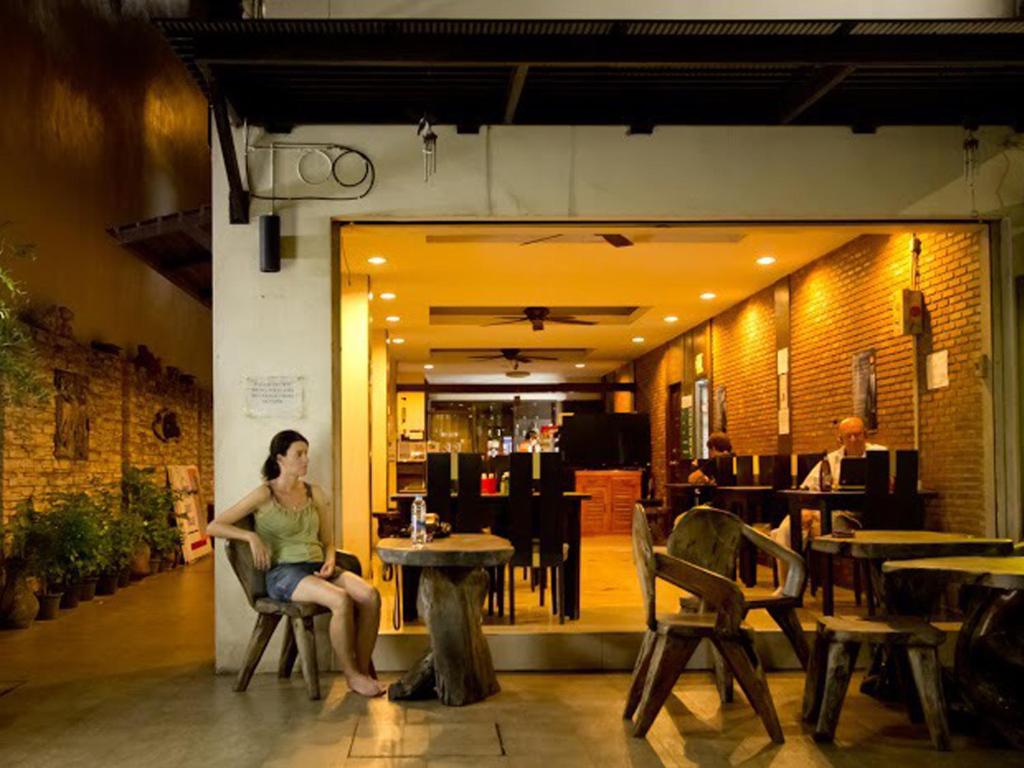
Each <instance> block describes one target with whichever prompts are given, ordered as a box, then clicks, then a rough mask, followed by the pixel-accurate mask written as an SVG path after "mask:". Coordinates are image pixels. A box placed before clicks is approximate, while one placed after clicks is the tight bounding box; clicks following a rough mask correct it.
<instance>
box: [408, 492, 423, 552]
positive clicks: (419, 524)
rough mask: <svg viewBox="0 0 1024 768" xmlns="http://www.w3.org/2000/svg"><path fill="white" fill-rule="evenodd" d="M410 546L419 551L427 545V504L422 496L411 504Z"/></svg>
mask: <svg viewBox="0 0 1024 768" xmlns="http://www.w3.org/2000/svg"><path fill="white" fill-rule="evenodd" d="M411 522H412V545H413V546H414V547H415V548H416V549H421V548H422V547H423V545H424V544H426V543H427V503H426V502H425V501H423V497H422V496H417V497H416V498H415V499H413V502H412V521H411Z"/></svg>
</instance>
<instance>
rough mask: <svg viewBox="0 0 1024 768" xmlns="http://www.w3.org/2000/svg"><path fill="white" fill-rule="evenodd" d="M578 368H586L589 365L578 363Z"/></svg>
mask: <svg viewBox="0 0 1024 768" xmlns="http://www.w3.org/2000/svg"><path fill="white" fill-rule="evenodd" d="M576 367H577V368H586V367H587V364H586V363H576Z"/></svg>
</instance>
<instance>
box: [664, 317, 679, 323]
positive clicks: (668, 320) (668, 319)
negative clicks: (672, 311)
mask: <svg viewBox="0 0 1024 768" xmlns="http://www.w3.org/2000/svg"><path fill="white" fill-rule="evenodd" d="M665 322H666V323H678V322H679V318H678V317H676V316H675V315H666V316H665Z"/></svg>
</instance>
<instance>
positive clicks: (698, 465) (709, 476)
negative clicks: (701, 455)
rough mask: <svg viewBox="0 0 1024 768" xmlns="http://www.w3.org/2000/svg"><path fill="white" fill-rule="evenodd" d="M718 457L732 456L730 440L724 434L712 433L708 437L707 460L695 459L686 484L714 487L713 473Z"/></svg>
mask: <svg viewBox="0 0 1024 768" xmlns="http://www.w3.org/2000/svg"><path fill="white" fill-rule="evenodd" d="M719 456H732V440H730V439H729V436H728V435H727V434H725V432H712V433H711V434H710V435H708V458H706V459H695V460H694V462H693V471H691V472H690V474H689V475H688V476H687V478H686V482H688V483H693V484H694V485H714V484H715V471H716V467H717V466H718V462H716V461H715V460H716V459H717V458H718V457H719Z"/></svg>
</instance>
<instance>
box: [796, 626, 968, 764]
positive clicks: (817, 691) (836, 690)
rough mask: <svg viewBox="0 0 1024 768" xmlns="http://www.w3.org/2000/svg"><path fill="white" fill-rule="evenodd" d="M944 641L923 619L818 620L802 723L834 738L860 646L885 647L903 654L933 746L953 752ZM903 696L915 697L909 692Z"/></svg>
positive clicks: (826, 738) (822, 736) (817, 733)
mask: <svg viewBox="0 0 1024 768" xmlns="http://www.w3.org/2000/svg"><path fill="white" fill-rule="evenodd" d="M945 638H946V634H945V632H943V631H942V630H940V629H938V628H937V627H934V626H932V625H931V624H929V623H928V622H926V621H924V620H923V619H917V618H911V617H899V616H893V617H888V618H886V617H876V618H869V619H857V618H841V617H838V616H823V617H821V618H820V619H818V635H817V638H816V639H815V642H814V653H813V655H812V657H811V665H810V669H809V670H808V672H807V680H806V683H805V685H804V704H803V719H804V720H805V721H807V722H809V723H814V738H815V740H816V741H832V740H833V739H834V738H835V733H836V725H837V724H838V723H839V712H840V710H842V708H843V699H844V698H845V697H846V689H847V688H848V687H849V685H850V676H851V675H852V674H853V665H854V663H855V662H856V660H857V653H858V652H859V651H860V646H861V643H871V644H882V645H886V646H889V648H890V651H891V652H893V653H895V652H896V651H902V652H903V653H905V654H906V657H907V660H908V662H909V666H910V671H911V673H912V676H913V679H914V688H916V694H917V697H918V698H919V700H920V706H921V710H922V711H923V714H924V719H925V722H926V723H927V725H928V732H929V734H931V738H932V743H933V744H934V745H935V748H936V749H940V750H949V749H951V746H950V742H949V724H948V722H947V721H946V702H945V698H944V696H943V694H942V667H941V666H940V665H939V653H938V648H939V646H940V645H942V642H943V641H944V640H945ZM907 693H908V694H910V695H911V696H913V691H910V690H908V691H907ZM908 705H909V706H910V707H911V710H912V711H913V709H914V708H915V707H916V703H915V702H913V701H912V700H910V701H908Z"/></svg>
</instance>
